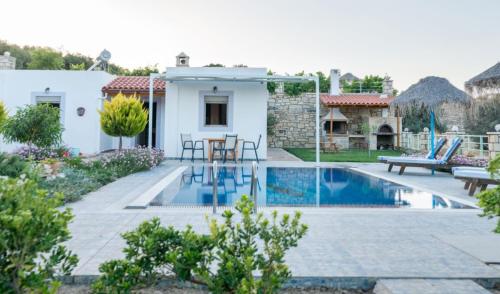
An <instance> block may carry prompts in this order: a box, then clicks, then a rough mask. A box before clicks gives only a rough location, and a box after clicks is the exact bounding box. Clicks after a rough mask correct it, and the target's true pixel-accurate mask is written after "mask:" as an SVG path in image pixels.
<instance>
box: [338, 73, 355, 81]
mask: <svg viewBox="0 0 500 294" xmlns="http://www.w3.org/2000/svg"><path fill="white" fill-rule="evenodd" d="M340 80H341V81H346V82H352V81H359V78H358V77H357V76H355V75H353V74H352V73H350V72H348V73H345V74H343V75H342V76H341V77H340Z"/></svg>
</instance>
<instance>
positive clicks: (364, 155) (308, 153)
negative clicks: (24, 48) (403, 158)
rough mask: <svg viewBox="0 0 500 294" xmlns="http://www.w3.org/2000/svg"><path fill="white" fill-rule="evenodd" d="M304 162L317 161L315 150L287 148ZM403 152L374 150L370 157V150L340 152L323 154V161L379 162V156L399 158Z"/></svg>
mask: <svg viewBox="0 0 500 294" xmlns="http://www.w3.org/2000/svg"><path fill="white" fill-rule="evenodd" d="M285 150H286V151H288V152H290V153H292V154H293V155H295V156H297V157H298V158H300V159H302V160H304V161H314V160H315V159H316V155H315V151H314V149H310V148H285ZM401 153H402V152H401V151H393V150H372V151H371V156H368V150H341V151H339V152H328V153H323V152H321V161H324V162H377V156H379V155H386V156H399V155H401Z"/></svg>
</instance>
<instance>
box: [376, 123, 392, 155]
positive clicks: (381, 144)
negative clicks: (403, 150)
mask: <svg viewBox="0 0 500 294" xmlns="http://www.w3.org/2000/svg"><path fill="white" fill-rule="evenodd" d="M374 135H376V136H377V150H387V149H394V136H395V135H396V133H394V130H393V129H392V127H391V126H390V125H388V124H382V125H380V126H379V128H378V131H377V132H376V133H375V134H374Z"/></svg>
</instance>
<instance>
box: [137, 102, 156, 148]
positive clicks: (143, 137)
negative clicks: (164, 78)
mask: <svg viewBox="0 0 500 294" xmlns="http://www.w3.org/2000/svg"><path fill="white" fill-rule="evenodd" d="M143 108H144V109H148V104H147V103H144V104H143ZM157 109H158V108H157V103H156V102H153V134H152V136H153V141H152V145H153V147H155V148H156V147H157V146H156V119H157V115H156V114H157ZM148 130H149V120H148V123H147V124H146V128H144V131H142V132H141V133H140V134H139V135H137V141H136V142H137V145H139V146H148Z"/></svg>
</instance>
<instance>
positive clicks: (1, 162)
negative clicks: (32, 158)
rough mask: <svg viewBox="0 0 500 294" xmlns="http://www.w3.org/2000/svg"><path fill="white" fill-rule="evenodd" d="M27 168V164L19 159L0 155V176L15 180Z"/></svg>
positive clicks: (5, 154) (13, 156)
mask: <svg viewBox="0 0 500 294" xmlns="http://www.w3.org/2000/svg"><path fill="white" fill-rule="evenodd" d="M28 168H29V164H28V163H27V162H26V161H24V160H23V159H22V158H21V157H19V156H16V155H8V154H7V153H0V176H7V177H11V178H17V177H19V176H20V175H22V174H23V173H26V172H27V170H28Z"/></svg>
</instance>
